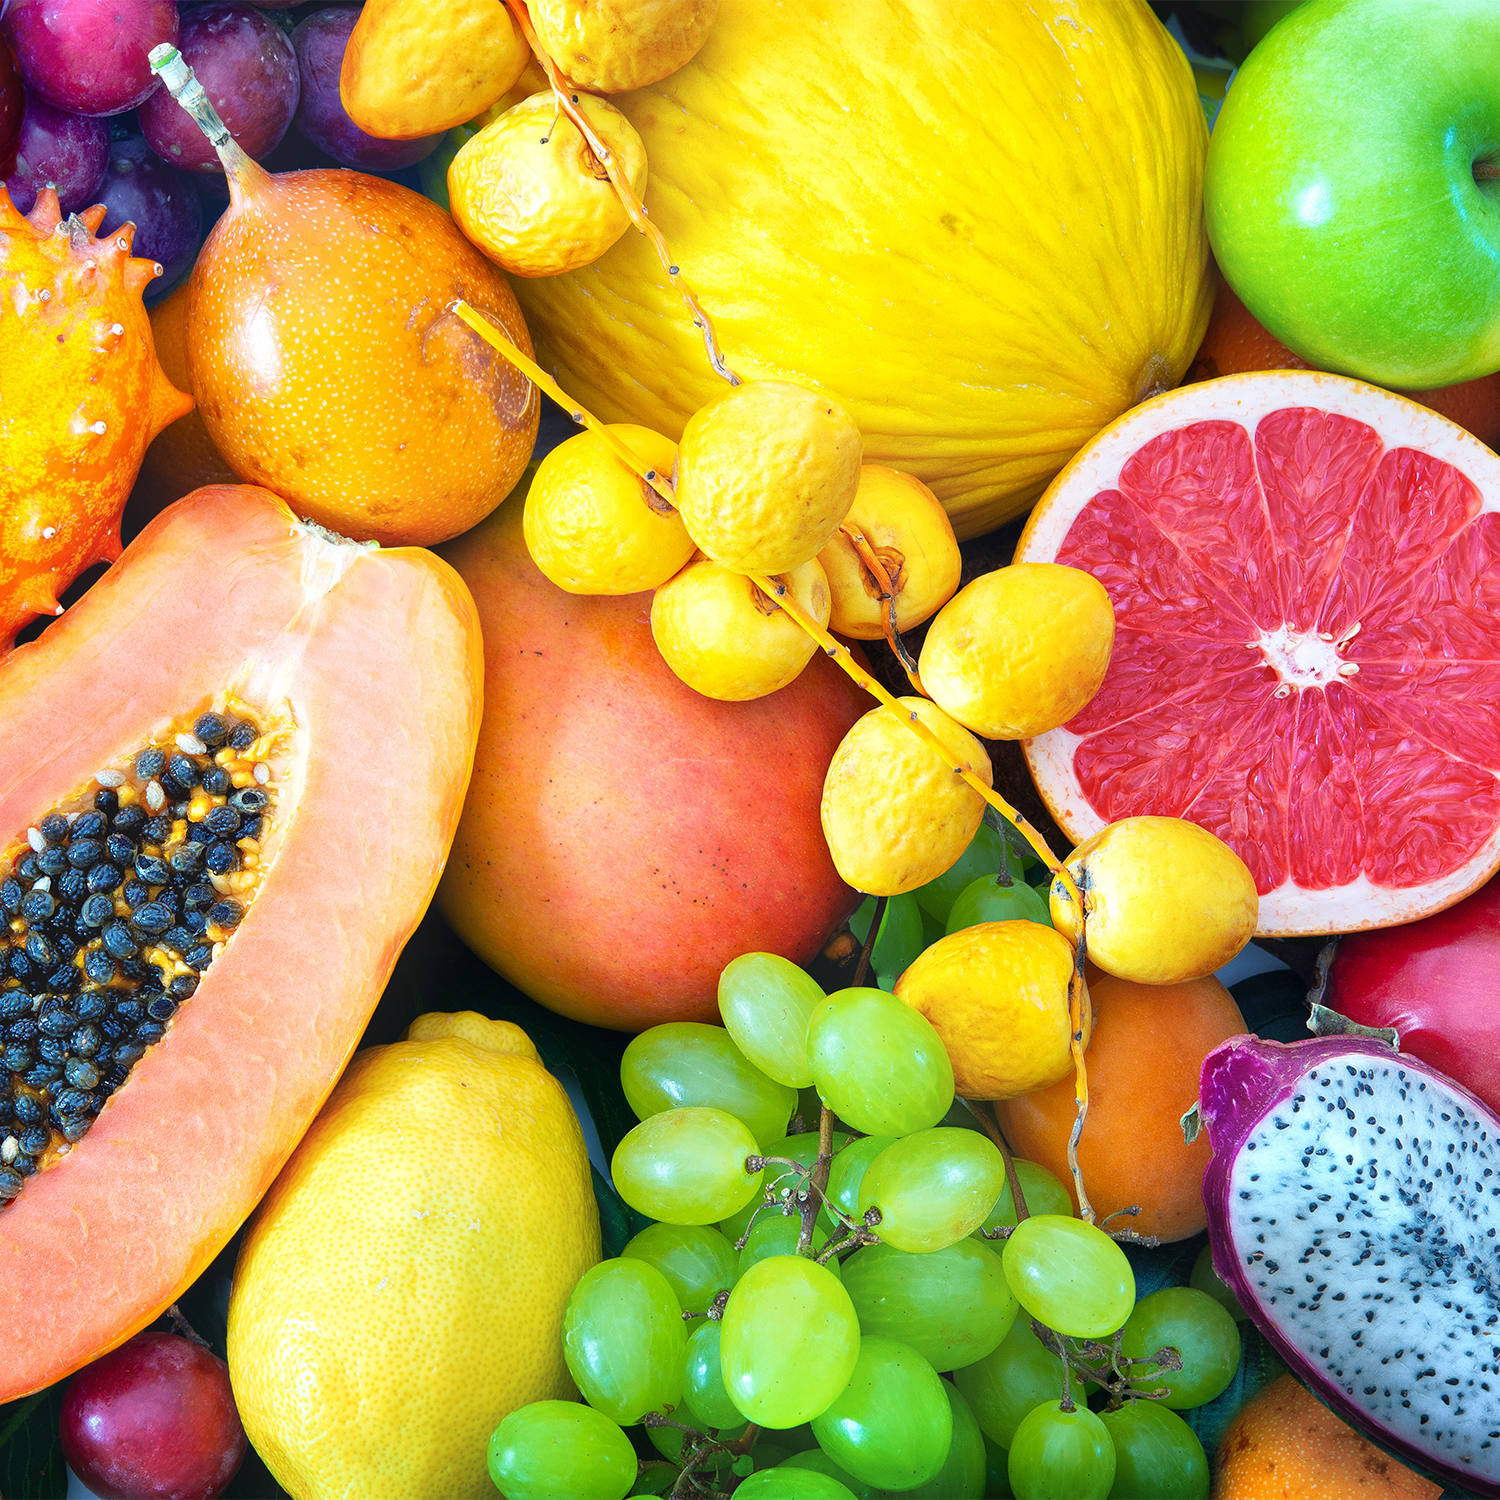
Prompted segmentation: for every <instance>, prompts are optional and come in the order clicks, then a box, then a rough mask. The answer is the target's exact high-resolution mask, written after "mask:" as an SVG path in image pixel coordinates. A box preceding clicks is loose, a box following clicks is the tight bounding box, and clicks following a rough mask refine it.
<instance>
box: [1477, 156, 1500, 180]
mask: <svg viewBox="0 0 1500 1500" xmlns="http://www.w3.org/2000/svg"><path fill="white" fill-rule="evenodd" d="M1497 177H1500V161H1476V162H1475V163H1474V181H1475V182H1493V181H1494V180H1495V179H1496V178H1497Z"/></svg>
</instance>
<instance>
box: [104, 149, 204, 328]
mask: <svg viewBox="0 0 1500 1500" xmlns="http://www.w3.org/2000/svg"><path fill="white" fill-rule="evenodd" d="M98 201H99V202H100V203H102V204H103V205H104V206H105V207H106V208H107V209H108V210H109V212H108V213H107V214H105V216H104V223H103V224H102V225H101V226H100V229H99V233H100V235H101V236H102V235H105V234H108V233H110V232H111V231H112V230H115V229H118V228H119V227H120V225H121V224H124V223H125V222H126V221H127V220H128V221H129V222H130V223H132V224H134V225H135V247H134V250H133V251H132V253H133V254H135V255H139V256H141V257H142V258H143V259H145V260H155V261H160V262H161V275H160V276H159V277H158V278H157V279H156V280H155V281H153V282H152V283H151V285H150V286H148V287H147V288H146V301H147V302H154V301H156V300H157V299H158V298H160V297H164V296H165V295H166V294H167V292H169V291H170V290H171V288H172V284H173V282H175V281H176V280H177V278H178V277H179V276H181V275H182V273H183V272H184V271H185V270H187V268H188V267H189V266H190V265H192V263H193V257H194V256H195V255H196V254H197V253H198V235H199V231H200V230H201V229H202V227H203V205H202V204H201V203H199V201H198V189H197V186H196V184H195V182H194V180H193V179H192V178H191V177H189V176H188V174H187V173H186V172H179V171H178V170H177V168H176V167H169V166H168V165H167V164H166V163H165V162H164V161H162V159H161V158H160V157H159V156H157V154H156V153H155V152H154V151H153V150H152V149H151V148H150V147H149V146H148V145H147V144H146V143H145V141H143V140H142V139H141V138H140V136H138V135H135V136H130V137H129V138H128V139H126V140H123V141H116V142H115V143H114V145H113V146H111V147H110V152H109V166H108V168H107V169H106V170H105V173H104V181H103V183H102V184H101V186H100V189H99V197H98Z"/></svg>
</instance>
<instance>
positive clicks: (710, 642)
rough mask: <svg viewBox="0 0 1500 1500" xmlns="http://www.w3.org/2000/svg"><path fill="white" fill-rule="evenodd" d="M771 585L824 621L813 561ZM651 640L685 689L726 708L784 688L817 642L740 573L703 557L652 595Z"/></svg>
mask: <svg viewBox="0 0 1500 1500" xmlns="http://www.w3.org/2000/svg"><path fill="white" fill-rule="evenodd" d="M776 581H777V582H779V583H781V584H782V585H783V586H784V587H785V588H786V589H787V590H788V591H789V592H790V594H791V596H792V598H793V599H794V600H795V601H796V603H797V604H799V605H801V607H802V609H803V611H804V612H805V613H806V614H809V615H811V616H812V617H813V618H814V619H815V620H816V621H817V622H818V624H820V625H826V624H827V623H828V580H827V579H826V578H825V577H824V576H823V569H822V566H821V565H820V564H819V562H818V560H817V559H816V558H814V559H813V560H812V561H811V562H805V563H803V564H802V566H801V567H800V568H793V569H792V571H791V572H790V573H786V574H783V575H781V576H780V577H779V578H778V579H777V580H776ZM651 634H652V637H653V638H654V639H655V641H656V648H657V650H658V651H660V652H661V654H662V659H663V660H664V661H665V662H666V664H667V665H668V666H669V667H671V669H672V670H673V671H674V672H675V673H676V674H677V675H678V676H679V677H680V678H681V679H682V680H683V681H684V682H685V683H687V685H688V686H689V687H690V688H692V689H694V690H695V691H696V692H699V693H702V694H703V695H704V697H706V698H722V699H725V700H727V701H728V702H731V703H743V702H745V701H746V700H747V699H750V698H764V697H765V696H766V694H767V693H774V692H775V691H776V690H777V689H778V688H784V687H785V686H786V685H787V683H789V682H791V681H792V680H793V679H794V678H795V677H796V676H797V674H798V673H799V672H801V670H802V669H803V667H805V666H806V665H807V664H808V662H810V661H811V660H812V655H813V652H814V651H816V650H817V642H816V641H815V640H813V638H812V637H811V636H810V635H809V634H808V633H807V632H806V631H805V630H803V628H802V627H801V626H800V625H798V624H797V622H796V621H795V620H793V619H792V617H791V616H790V615H789V614H787V612H786V611H785V610H784V609H782V608H781V606H780V605H779V604H773V603H772V602H771V601H770V600H769V599H767V598H766V596H765V595H764V594H763V593H761V591H760V590H759V589H758V588H756V586H755V585H754V584H753V583H751V582H750V580H749V579H748V578H746V577H745V575H744V574H743V573H731V572H730V571H729V569H728V568H721V567H720V566H719V565H718V563H716V562H710V561H708V559H707V558H700V559H699V560H698V561H697V562H691V563H689V564H688V565H687V567H685V568H684V569H683V570H682V572H680V573H679V574H678V575H677V576H676V577H675V578H674V579H672V580H671V581H670V582H669V583H664V584H663V585H662V586H661V587H660V588H659V589H657V591H656V597H655V598H653V599H652V601H651Z"/></svg>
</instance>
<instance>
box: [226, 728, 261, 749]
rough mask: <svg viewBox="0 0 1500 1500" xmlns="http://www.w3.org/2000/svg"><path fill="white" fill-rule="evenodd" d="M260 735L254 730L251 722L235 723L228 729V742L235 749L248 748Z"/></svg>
mask: <svg viewBox="0 0 1500 1500" xmlns="http://www.w3.org/2000/svg"><path fill="white" fill-rule="evenodd" d="M259 738H260V736H259V735H258V734H256V732H255V726H254V725H253V724H249V723H245V724H236V725H235V726H234V728H233V729H231V730H230V731H229V743H230V746H231V747H232V748H233V749H235V750H248V749H249V748H250V747H251V745H253V744H254V743H255V742H256V740H257V739H259Z"/></svg>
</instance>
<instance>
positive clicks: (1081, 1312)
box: [1001, 1214, 1135, 1339]
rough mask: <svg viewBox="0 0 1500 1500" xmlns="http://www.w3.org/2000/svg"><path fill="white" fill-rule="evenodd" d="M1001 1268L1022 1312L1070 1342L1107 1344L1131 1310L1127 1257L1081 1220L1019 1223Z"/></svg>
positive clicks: (1045, 1217) (1047, 1217)
mask: <svg viewBox="0 0 1500 1500" xmlns="http://www.w3.org/2000/svg"><path fill="white" fill-rule="evenodd" d="M1001 1263H1002V1264H1003V1265H1004V1267H1005V1279H1006V1280H1007V1281H1008V1282H1009V1283H1010V1289H1011V1291H1013V1292H1014V1293H1015V1294H1016V1300H1017V1301H1018V1302H1019V1303H1020V1304H1021V1307H1022V1309H1023V1310H1024V1311H1025V1312H1027V1313H1029V1314H1030V1315H1031V1316H1032V1317H1033V1318H1036V1319H1038V1320H1039V1321H1041V1322H1043V1323H1045V1324H1046V1325H1047V1327H1049V1328H1055V1329H1056V1330H1057V1332H1059V1333H1061V1334H1064V1335H1066V1336H1067V1337H1069V1338H1080V1339H1107V1338H1109V1337H1110V1336H1111V1335H1112V1334H1113V1333H1114V1332H1115V1330H1116V1329H1118V1328H1119V1327H1121V1325H1122V1324H1123V1323H1124V1322H1125V1320H1126V1319H1127V1318H1128V1317H1129V1316H1130V1310H1131V1308H1132V1307H1134V1305H1135V1275H1134V1273H1133V1272H1132V1271H1131V1268H1130V1262H1129V1261H1128V1260H1126V1258H1125V1252H1124V1251H1123V1250H1121V1249H1120V1247H1119V1246H1118V1245H1117V1244H1116V1243H1115V1242H1114V1241H1113V1240H1112V1239H1110V1238H1109V1236H1108V1235H1107V1234H1105V1233H1104V1231H1103V1230H1102V1229H1099V1228H1098V1227H1096V1226H1095V1225H1093V1224H1086V1223H1084V1221H1083V1220H1082V1219H1073V1218H1065V1217H1064V1216H1062V1215H1061V1214H1036V1215H1033V1216H1032V1217H1031V1218H1028V1219H1023V1220H1022V1221H1021V1222H1020V1223H1019V1224H1018V1225H1016V1228H1015V1230H1014V1232H1013V1233H1012V1234H1011V1236H1010V1238H1009V1239H1008V1240H1006V1242H1005V1251H1004V1253H1003V1255H1002V1258H1001Z"/></svg>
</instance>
